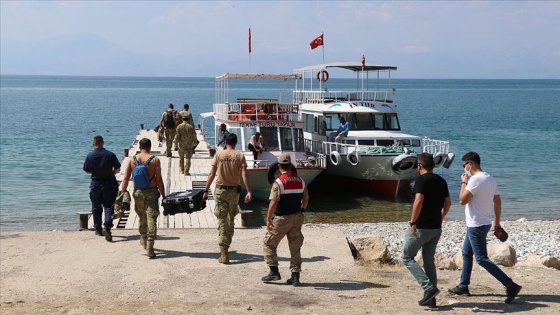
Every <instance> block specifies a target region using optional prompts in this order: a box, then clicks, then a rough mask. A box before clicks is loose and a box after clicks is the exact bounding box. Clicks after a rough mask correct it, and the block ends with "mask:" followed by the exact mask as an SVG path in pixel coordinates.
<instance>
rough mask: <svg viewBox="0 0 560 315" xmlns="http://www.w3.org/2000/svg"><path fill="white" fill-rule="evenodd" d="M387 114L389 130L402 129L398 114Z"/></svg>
mask: <svg viewBox="0 0 560 315" xmlns="http://www.w3.org/2000/svg"><path fill="white" fill-rule="evenodd" d="M385 115H386V116H387V128H386V129H387V130H401V127H400V126H399V118H398V117H397V114H394V113H393V114H385Z"/></svg>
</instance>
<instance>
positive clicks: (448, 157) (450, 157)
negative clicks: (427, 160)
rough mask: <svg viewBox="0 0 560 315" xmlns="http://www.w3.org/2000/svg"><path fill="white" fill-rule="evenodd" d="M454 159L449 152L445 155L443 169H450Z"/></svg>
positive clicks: (453, 155)
mask: <svg viewBox="0 0 560 315" xmlns="http://www.w3.org/2000/svg"><path fill="white" fill-rule="evenodd" d="M454 159H455V154H453V153H451V152H449V153H447V158H446V159H445V162H443V167H445V168H449V167H451V163H453V160H454Z"/></svg>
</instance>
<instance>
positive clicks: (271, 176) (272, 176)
mask: <svg viewBox="0 0 560 315" xmlns="http://www.w3.org/2000/svg"><path fill="white" fill-rule="evenodd" d="M276 172H278V162H274V163H272V165H270V167H269V168H268V174H267V177H268V183H269V184H270V185H272V184H273V183H274V181H275V180H276ZM291 172H292V173H294V174H297V168H296V167H295V166H294V165H293V164H292V169H291Z"/></svg>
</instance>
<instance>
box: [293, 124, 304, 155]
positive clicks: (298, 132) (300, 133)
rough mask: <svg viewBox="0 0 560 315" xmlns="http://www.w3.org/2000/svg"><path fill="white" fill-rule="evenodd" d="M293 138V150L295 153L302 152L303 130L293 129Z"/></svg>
mask: <svg viewBox="0 0 560 315" xmlns="http://www.w3.org/2000/svg"><path fill="white" fill-rule="evenodd" d="M294 136H295V139H294V140H295V141H294V142H295V144H296V147H295V150H296V151H304V147H305V146H304V140H303V130H301V129H294Z"/></svg>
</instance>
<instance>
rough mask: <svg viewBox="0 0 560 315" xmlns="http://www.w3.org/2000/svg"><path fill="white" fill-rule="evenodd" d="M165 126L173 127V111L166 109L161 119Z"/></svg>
mask: <svg viewBox="0 0 560 315" xmlns="http://www.w3.org/2000/svg"><path fill="white" fill-rule="evenodd" d="M163 126H164V127H165V128H175V111H170V110H168V111H167V112H166V113H165V120H164V121H163Z"/></svg>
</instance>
